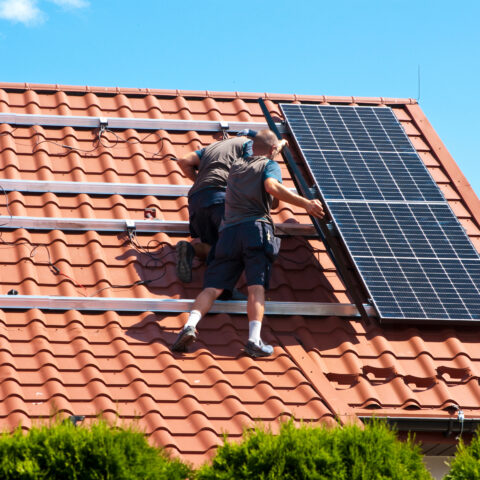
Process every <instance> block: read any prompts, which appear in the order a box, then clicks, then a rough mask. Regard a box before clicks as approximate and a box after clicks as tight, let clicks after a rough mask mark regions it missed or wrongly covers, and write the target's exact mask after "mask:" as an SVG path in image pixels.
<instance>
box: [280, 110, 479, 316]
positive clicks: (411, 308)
mask: <svg viewBox="0 0 480 480" xmlns="http://www.w3.org/2000/svg"><path fill="white" fill-rule="evenodd" d="M281 108H282V111H283V113H284V115H285V118H286V120H287V123H288V125H289V127H290V130H291V132H292V134H293V136H294V138H295V140H296V142H297V144H298V146H299V148H300V151H301V153H302V155H303V157H304V159H305V162H306V165H307V168H308V170H309V171H310V173H311V175H312V177H313V179H314V181H315V183H316V185H317V187H318V189H319V191H320V194H321V197H322V199H323V201H324V202H325V204H326V205H327V209H328V211H329V213H330V215H331V217H332V220H333V222H334V223H335V225H336V226H337V229H338V231H339V233H340V235H341V237H342V239H343V241H344V243H345V246H346V248H347V250H348V252H349V254H350V256H351V258H352V260H353V263H354V264H355V266H356V268H357V270H358V273H359V275H360V277H361V278H362V280H363V282H364V285H365V288H366V290H367V291H368V294H369V295H370V297H371V301H372V303H373V304H374V305H375V307H376V309H377V312H378V314H379V316H380V318H381V319H385V320H400V319H403V320H437V321H443V320H462V321H471V320H480V289H479V287H477V286H478V285H480V257H479V255H478V253H477V251H476V250H475V248H474V247H473V245H472V243H471V242H470V239H469V238H468V236H467V235H466V233H465V231H464V229H463V228H462V226H461V225H460V223H459V221H458V219H457V218H456V216H455V215H454V214H453V212H452V210H451V208H450V206H449V205H448V203H447V201H446V200H445V198H444V196H443V194H442V193H441V191H440V189H439V188H438V186H437V185H436V183H435V182H434V180H433V179H432V177H431V175H430V173H429V171H428V170H427V168H426V166H425V165H424V163H423V162H422V160H421V159H420V157H419V156H418V154H417V152H416V150H415V149H414V148H413V146H412V145H411V143H410V140H409V138H408V136H407V135H406V133H405V131H404V130H403V128H402V126H401V124H400V123H399V121H398V120H397V118H396V117H395V115H394V113H393V111H392V110H391V109H390V108H388V107H355V106H333V105H299V104H283V105H281Z"/></svg>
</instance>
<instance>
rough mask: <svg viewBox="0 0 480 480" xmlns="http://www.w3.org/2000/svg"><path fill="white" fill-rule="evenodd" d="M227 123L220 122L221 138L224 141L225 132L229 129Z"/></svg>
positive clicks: (226, 134)
mask: <svg viewBox="0 0 480 480" xmlns="http://www.w3.org/2000/svg"><path fill="white" fill-rule="evenodd" d="M229 128H230V127H229V125H228V122H224V121H221V122H220V130H221V131H222V135H223V138H222V140H226V139H227V138H228V132H227V130H228V129H229Z"/></svg>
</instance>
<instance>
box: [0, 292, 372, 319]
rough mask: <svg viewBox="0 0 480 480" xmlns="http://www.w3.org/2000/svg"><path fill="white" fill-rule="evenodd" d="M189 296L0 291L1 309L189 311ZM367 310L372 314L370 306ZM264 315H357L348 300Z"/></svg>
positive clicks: (220, 306) (283, 305) (242, 308)
mask: <svg viewBox="0 0 480 480" xmlns="http://www.w3.org/2000/svg"><path fill="white" fill-rule="evenodd" d="M193 302H194V300H193V299H192V300H191V299H170V298H167V299H155V298H108V297H60V296H58V297H57V296H46V295H45V296H43V295H0V308H2V309H16V310H18V309H30V308H38V309H40V310H79V311H89V310H94V311H95V310H96V311H108V310H113V311H116V312H162V313H182V312H189V311H190V309H191V307H192V304H193ZM366 308H370V312H371V313H372V314H373V309H371V307H366ZM210 313H229V314H239V315H246V313H247V302H246V301H243V300H242V301H225V302H222V301H216V302H215V303H214V305H213V307H212V309H211V310H210ZM265 313H266V314H267V315H305V316H322V317H323V316H338V317H358V316H359V313H358V309H357V308H356V307H355V305H352V304H350V303H323V302H268V301H267V302H265Z"/></svg>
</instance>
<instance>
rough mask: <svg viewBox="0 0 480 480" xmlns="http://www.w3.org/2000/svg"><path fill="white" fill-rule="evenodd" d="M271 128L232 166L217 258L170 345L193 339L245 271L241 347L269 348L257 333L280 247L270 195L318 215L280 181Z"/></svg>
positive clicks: (259, 351) (256, 351) (317, 208)
mask: <svg viewBox="0 0 480 480" xmlns="http://www.w3.org/2000/svg"><path fill="white" fill-rule="evenodd" d="M283 142H284V141H283V140H282V142H279V141H278V139H277V137H276V136H275V134H274V133H273V132H272V131H270V130H261V131H260V132H259V133H258V134H257V135H256V136H255V138H254V141H253V156H251V157H248V158H245V159H241V160H239V161H237V162H236V163H235V164H234V165H233V166H232V167H231V169H230V174H229V177H228V181H227V193H226V200H225V219H224V221H223V222H222V226H221V227H220V236H219V239H218V243H217V246H216V249H215V258H214V260H213V261H212V262H211V263H210V264H209V265H208V267H207V271H206V273H205V280H204V289H203V290H202V292H201V293H200V294H199V295H198V297H197V298H196V300H195V303H194V304H193V308H192V310H191V312H190V315H189V318H188V321H187V323H186V324H185V326H184V327H183V329H182V331H181V332H180V334H179V335H178V338H177V339H176V341H175V343H174V344H173V345H172V350H173V351H177V352H183V351H185V350H186V348H187V347H188V345H190V344H191V343H192V342H194V341H195V339H196V331H195V328H196V326H197V324H198V322H199V321H200V320H201V318H202V317H203V316H204V315H206V313H207V312H208V311H209V310H210V308H211V307H212V305H213V302H214V301H215V300H216V299H217V298H218V297H219V296H220V294H221V293H222V291H223V290H224V289H226V290H228V289H230V288H233V286H234V285H235V284H236V282H237V281H238V279H239V277H240V275H241V274H242V272H243V271H245V276H246V279H247V285H248V305H247V313H248V320H249V337H248V341H247V344H246V346H245V351H246V353H247V354H248V355H250V356H252V357H266V356H269V355H271V354H272V353H273V347H272V346H271V345H265V344H264V343H263V341H262V340H261V338H260V331H261V325H262V320H263V314H264V305H265V290H266V289H267V288H268V283H269V279H270V275H271V267H272V263H273V261H274V260H275V257H276V256H277V254H278V251H279V248H280V239H279V238H277V237H275V234H274V229H273V221H272V218H271V216H270V209H271V208H272V203H273V197H275V198H276V199H278V200H282V201H284V202H287V203H291V204H292V205H296V206H298V207H302V208H304V209H305V210H306V211H307V213H308V214H309V215H311V216H314V217H318V218H322V217H323V216H324V212H323V208H322V205H321V203H320V202H319V201H318V200H316V199H315V200H308V199H306V198H304V197H301V196H300V195H297V194H295V193H293V192H291V191H290V190H288V189H287V188H285V187H284V186H283V185H282V183H281V182H282V177H281V172H280V167H279V166H278V164H277V163H276V162H274V161H273V158H274V157H275V155H276V154H277V153H278V152H279V151H280V150H281V148H282V147H283V145H284V144H283Z"/></svg>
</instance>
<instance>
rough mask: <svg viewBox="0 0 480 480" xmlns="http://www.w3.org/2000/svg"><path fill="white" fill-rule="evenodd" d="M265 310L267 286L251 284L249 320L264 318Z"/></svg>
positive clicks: (248, 308) (249, 290) (249, 291)
mask: <svg viewBox="0 0 480 480" xmlns="http://www.w3.org/2000/svg"><path fill="white" fill-rule="evenodd" d="M264 311H265V288H264V287H263V285H250V286H249V287H248V304H247V315H248V320H250V321H252V320H257V321H259V322H261V321H262V320H263V312H264Z"/></svg>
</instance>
